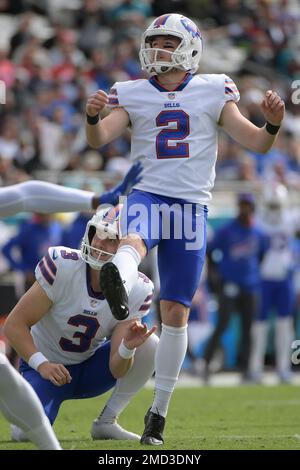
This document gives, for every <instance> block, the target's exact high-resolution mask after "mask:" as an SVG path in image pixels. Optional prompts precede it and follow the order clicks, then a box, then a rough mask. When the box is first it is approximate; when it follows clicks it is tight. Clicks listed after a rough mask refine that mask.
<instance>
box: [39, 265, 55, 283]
mask: <svg viewBox="0 0 300 470" xmlns="http://www.w3.org/2000/svg"><path fill="white" fill-rule="evenodd" d="M38 266H39V268H40V271H41V273H42V275H43V278H44V279H45V280H46V281H47V282H48V284H50V286H52V285H53V282H54V279H53V277H52V276H51V275H50V273H49V272H48V271H47V269H46V267H45V265H44V261H43V259H42V260H41V261H40V262H39V264H38Z"/></svg>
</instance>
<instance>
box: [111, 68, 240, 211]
mask: <svg viewBox="0 0 300 470" xmlns="http://www.w3.org/2000/svg"><path fill="white" fill-rule="evenodd" d="M238 100H239V92H238V89H237V87H236V85H235V84H234V82H233V81H232V80H231V79H230V78H229V77H228V76H226V75H224V74H207V75H191V74H189V73H187V74H186V76H185V77H184V79H183V81H182V82H181V83H180V84H179V85H178V86H177V88H176V89H175V90H173V91H168V90H166V89H165V88H164V87H163V86H162V85H160V83H159V82H158V80H157V78H156V77H151V78H150V79H149V80H147V79H139V80H134V81H126V82H116V83H115V84H114V85H113V87H112V88H111V90H110V93H109V106H110V107H111V108H118V107H122V108H124V109H125V110H126V111H127V113H128V114H129V118H130V122H131V125H132V137H131V158H132V160H134V161H136V160H140V161H141V162H142V164H143V168H144V170H143V179H142V181H141V182H140V183H138V184H137V185H136V186H135V188H136V189H140V190H142V191H148V192H151V193H155V194H161V195H163V196H169V197H174V198H177V199H184V200H186V201H188V202H195V203H200V204H206V203H207V202H208V201H209V200H210V199H211V194H210V191H211V189H212V187H213V185H214V180H215V163H216V159H217V134H218V121H219V119H220V114H221V111H222V109H223V106H224V104H225V103H226V102H227V101H235V102H237V101H238Z"/></svg>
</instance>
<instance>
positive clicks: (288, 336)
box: [275, 317, 294, 374]
mask: <svg viewBox="0 0 300 470" xmlns="http://www.w3.org/2000/svg"><path fill="white" fill-rule="evenodd" d="M293 334H294V333H293V319H292V317H278V318H277V319H276V322H275V350H276V367H277V371H278V372H279V373H283V374H284V373H286V372H290V370H291V347H292V341H293Z"/></svg>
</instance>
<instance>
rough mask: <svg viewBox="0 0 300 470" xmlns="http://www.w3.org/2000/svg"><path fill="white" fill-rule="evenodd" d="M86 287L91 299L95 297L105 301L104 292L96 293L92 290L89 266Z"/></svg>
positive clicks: (87, 267)
mask: <svg viewBox="0 0 300 470" xmlns="http://www.w3.org/2000/svg"><path fill="white" fill-rule="evenodd" d="M86 287H87V291H88V294H89V296H90V297H93V299H98V300H105V297H104V295H103V294H102V292H95V291H94V289H93V288H92V284H91V273H90V267H89V266H88V265H86Z"/></svg>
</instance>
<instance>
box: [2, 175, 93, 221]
mask: <svg viewBox="0 0 300 470" xmlns="http://www.w3.org/2000/svg"><path fill="white" fill-rule="evenodd" d="M98 205H99V197H98V196H96V195H95V194H94V193H92V192H90V191H83V190H81V189H73V188H65V187H63V186H60V185H58V184H52V183H46V182H44V181H26V182H24V183H20V184H15V185H12V186H7V187H4V188H0V217H8V216H10V215H14V214H17V213H18V212H39V213H41V214H52V213H54V212H75V211H88V210H92V209H93V208H95V209H96V207H97V206H98Z"/></svg>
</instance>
